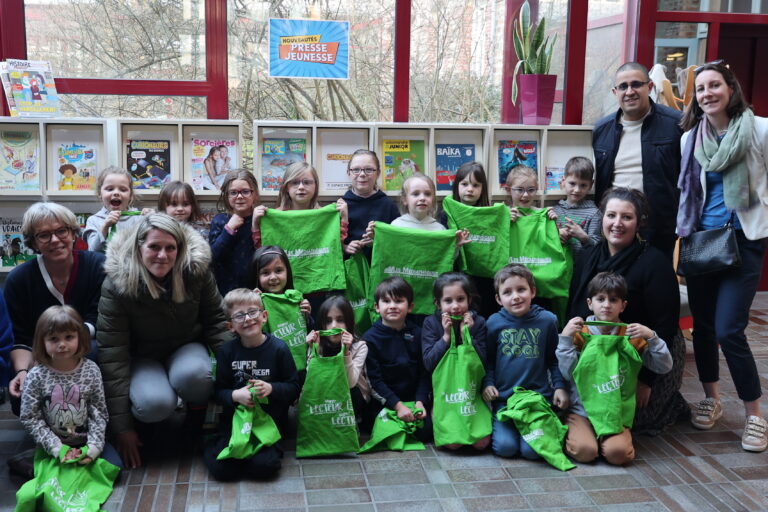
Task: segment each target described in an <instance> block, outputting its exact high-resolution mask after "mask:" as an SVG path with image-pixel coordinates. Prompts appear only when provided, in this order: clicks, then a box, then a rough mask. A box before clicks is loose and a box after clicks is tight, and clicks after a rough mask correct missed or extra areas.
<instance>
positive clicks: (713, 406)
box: [691, 397, 723, 430]
mask: <svg viewBox="0 0 768 512" xmlns="http://www.w3.org/2000/svg"><path fill="white" fill-rule="evenodd" d="M691 412H692V414H691V425H693V426H694V427H696V428H700V429H701V430H709V429H711V428H712V427H714V426H715V422H716V421H717V420H719V419H720V418H722V416H723V408H722V407H721V406H720V400H715V399H714V398H711V397H710V398H705V399H704V400H702V401H701V402H699V403H697V404H696V405H695V407H694V408H693V411H691Z"/></svg>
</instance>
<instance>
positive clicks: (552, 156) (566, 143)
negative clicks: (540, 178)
mask: <svg viewBox="0 0 768 512" xmlns="http://www.w3.org/2000/svg"><path fill="white" fill-rule="evenodd" d="M543 146H544V152H543V153H542V163H541V169H543V171H544V178H545V182H544V187H543V188H542V190H543V191H544V192H545V194H546V195H547V196H548V197H551V198H553V199H561V198H563V197H565V194H564V193H563V192H562V190H561V189H560V181H561V180H562V177H563V172H564V170H565V164H566V162H568V160H570V159H571V158H573V157H574V156H583V157H585V158H588V159H589V160H591V161H592V162H594V161H595V158H594V152H593V151H592V127H591V126H577V125H574V126H552V127H548V128H547V129H546V131H545V133H544V142H543Z"/></svg>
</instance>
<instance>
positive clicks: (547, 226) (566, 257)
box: [509, 208, 573, 299]
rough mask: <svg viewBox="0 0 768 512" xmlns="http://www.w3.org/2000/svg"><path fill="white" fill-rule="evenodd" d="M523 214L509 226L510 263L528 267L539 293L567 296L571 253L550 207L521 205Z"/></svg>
mask: <svg viewBox="0 0 768 512" xmlns="http://www.w3.org/2000/svg"><path fill="white" fill-rule="evenodd" d="M518 210H519V211H520V213H521V214H522V215H521V216H520V217H518V218H517V220H516V221H515V222H512V223H511V225H510V227H509V263H520V264H522V265H525V266H526V267H528V268H529V269H530V271H531V273H533V277H534V278H535V280H536V296H537V297H543V298H549V299H551V298H554V297H567V296H568V288H569V287H570V285H571V276H572V275H573V258H572V257H571V252H570V251H569V250H567V249H566V248H565V247H563V244H562V243H560V233H559V231H558V230H557V224H556V223H555V221H553V220H550V219H549V218H547V209H546V208H542V209H540V210H533V209H530V208H518Z"/></svg>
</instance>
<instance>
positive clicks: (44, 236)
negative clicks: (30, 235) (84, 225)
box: [35, 228, 70, 244]
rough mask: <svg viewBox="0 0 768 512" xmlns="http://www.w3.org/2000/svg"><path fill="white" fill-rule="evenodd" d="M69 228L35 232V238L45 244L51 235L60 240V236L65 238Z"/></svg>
mask: <svg viewBox="0 0 768 512" xmlns="http://www.w3.org/2000/svg"><path fill="white" fill-rule="evenodd" d="M69 233H70V229H69V228H59V229H57V230H54V231H44V232H42V233H35V240H36V241H37V242H39V243H41V244H47V243H48V242H50V241H51V238H52V237H53V235H56V238H58V239H59V240H61V239H62V238H66V237H67V236H69Z"/></svg>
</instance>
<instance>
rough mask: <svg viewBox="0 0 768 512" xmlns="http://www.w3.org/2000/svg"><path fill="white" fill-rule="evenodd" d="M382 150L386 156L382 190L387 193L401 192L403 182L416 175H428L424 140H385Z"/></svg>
mask: <svg viewBox="0 0 768 512" xmlns="http://www.w3.org/2000/svg"><path fill="white" fill-rule="evenodd" d="M382 148H383V154H384V179H383V180H382V185H383V186H382V188H383V189H384V190H385V191H389V190H394V191H399V190H400V189H401V188H402V186H403V182H404V181H405V180H406V179H408V178H410V177H411V176H413V174H414V173H426V170H427V169H426V165H425V160H426V159H425V157H426V155H425V153H424V141H423V140H402V139H398V140H394V139H385V140H383V141H382Z"/></svg>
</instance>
